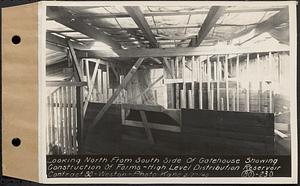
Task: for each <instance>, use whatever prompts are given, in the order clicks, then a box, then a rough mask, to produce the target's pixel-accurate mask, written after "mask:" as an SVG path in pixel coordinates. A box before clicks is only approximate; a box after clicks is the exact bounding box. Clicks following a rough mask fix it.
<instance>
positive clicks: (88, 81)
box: [84, 59, 91, 89]
mask: <svg viewBox="0 0 300 186" xmlns="http://www.w3.org/2000/svg"><path fill="white" fill-rule="evenodd" d="M84 61H85V69H86V78H87V83H88V88H89V89H90V86H91V76H90V65H89V60H88V59H85V60H84Z"/></svg>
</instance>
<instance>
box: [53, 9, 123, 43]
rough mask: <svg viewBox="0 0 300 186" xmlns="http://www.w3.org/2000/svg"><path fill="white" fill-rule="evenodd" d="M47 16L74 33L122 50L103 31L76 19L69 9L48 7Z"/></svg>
mask: <svg viewBox="0 0 300 186" xmlns="http://www.w3.org/2000/svg"><path fill="white" fill-rule="evenodd" d="M47 16H48V17H50V18H51V19H53V20H55V21H56V22H58V23H60V24H62V25H64V26H66V27H69V28H71V29H73V30H74V31H77V32H80V33H82V34H84V35H87V36H89V37H91V38H94V39H96V40H99V41H102V42H104V43H106V44H107V45H109V46H111V47H112V48H120V44H119V43H117V42H115V41H113V40H112V38H110V37H109V36H107V35H106V34H105V33H103V32H102V31H101V30H98V29H96V28H95V27H93V26H92V25H89V24H87V23H85V22H84V20H82V19H80V18H75V16H74V15H73V14H72V13H70V12H69V11H68V9H67V8H63V7H54V6H49V7H47Z"/></svg>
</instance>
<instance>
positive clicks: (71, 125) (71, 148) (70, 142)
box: [67, 86, 73, 154]
mask: <svg viewBox="0 0 300 186" xmlns="http://www.w3.org/2000/svg"><path fill="white" fill-rule="evenodd" d="M67 88H68V94H69V97H68V116H69V124H68V125H69V128H68V129H69V132H68V133H69V154H72V152H73V137H72V128H73V116H72V87H71V86H68V87H67Z"/></svg>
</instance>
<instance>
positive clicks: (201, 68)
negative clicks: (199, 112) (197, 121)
mask: <svg viewBox="0 0 300 186" xmlns="http://www.w3.org/2000/svg"><path fill="white" fill-rule="evenodd" d="M199 60H200V57H199ZM199 71H200V74H199V109H203V102H202V100H203V99H202V98H203V94H202V82H203V67H202V62H201V61H199Z"/></svg>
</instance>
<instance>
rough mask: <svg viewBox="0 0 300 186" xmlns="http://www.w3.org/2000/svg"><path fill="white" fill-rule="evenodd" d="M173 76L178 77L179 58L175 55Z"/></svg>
mask: <svg viewBox="0 0 300 186" xmlns="http://www.w3.org/2000/svg"><path fill="white" fill-rule="evenodd" d="M175 78H176V79H178V78H179V59H178V57H177V56H176V57H175Z"/></svg>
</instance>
